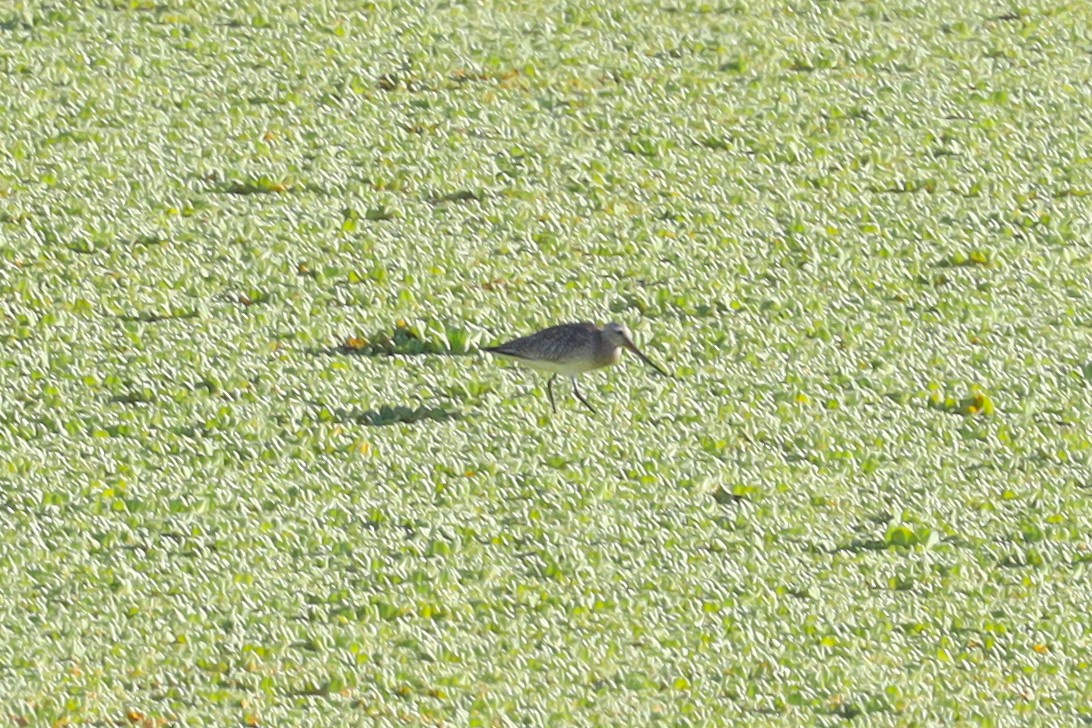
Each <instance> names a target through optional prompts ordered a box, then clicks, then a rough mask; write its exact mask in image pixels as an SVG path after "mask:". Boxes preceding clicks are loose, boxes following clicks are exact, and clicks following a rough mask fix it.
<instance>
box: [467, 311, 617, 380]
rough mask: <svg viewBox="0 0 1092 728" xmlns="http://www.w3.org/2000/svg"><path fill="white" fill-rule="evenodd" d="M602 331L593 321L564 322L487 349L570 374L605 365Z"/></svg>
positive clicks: (486, 349)
mask: <svg viewBox="0 0 1092 728" xmlns="http://www.w3.org/2000/svg"><path fill="white" fill-rule="evenodd" d="M601 348H602V330H601V329H600V328H599V327H598V326H596V325H595V324H593V323H590V322H587V321H581V322H579V323H573V324H560V325H558V326H551V327H550V328H548V329H543V330H542V331H538V332H536V333H533V334H530V335H529V336H521V337H520V338H518V339H512V340H511V341H508V342H505V343H503V344H499V345H497V346H490V347H486V348H485V349H484V351H488V352H490V353H493V354H500V355H502V356H509V357H512V358H513V359H520V360H522V361H524V362H525V363H527V364H532V362H534V363H537V364H539V365H540V366H539V368H543V369H547V370H550V371H559V372H562V373H570V372H571V371H586V370H588V369H594V368H595V367H596V366H601V364H599V360H600V359H601V358H602V354H601V353H600V349H601Z"/></svg>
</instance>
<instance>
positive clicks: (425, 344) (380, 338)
mask: <svg viewBox="0 0 1092 728" xmlns="http://www.w3.org/2000/svg"><path fill="white" fill-rule="evenodd" d="M307 352H308V353H309V354H312V355H314V356H396V355H401V356H424V355H427V354H432V355H440V356H466V355H468V354H471V353H472V348H471V347H470V345H469V337H468V334H467V333H466V332H465V331H463V330H462V329H450V330H449V331H448V332H447V342H446V343H440V342H439V341H430V340H429V339H425V338H423V337H422V336H421V335H420V334H418V333H417V332H415V331H413V330H411V329H410V328H408V327H406V326H396V327H394V329H393V330H391V331H376V332H375V333H372V334H368V335H366V336H350V337H349V338H347V339H345V341H343V342H342V343H341V344H339V345H337V346H329V347H318V348H311V349H308V350H307Z"/></svg>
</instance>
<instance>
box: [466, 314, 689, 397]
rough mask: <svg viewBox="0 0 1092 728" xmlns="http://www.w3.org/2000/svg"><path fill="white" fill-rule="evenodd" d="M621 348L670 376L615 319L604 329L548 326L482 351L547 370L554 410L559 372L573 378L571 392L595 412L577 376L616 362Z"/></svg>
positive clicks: (586, 325) (582, 324)
mask: <svg viewBox="0 0 1092 728" xmlns="http://www.w3.org/2000/svg"><path fill="white" fill-rule="evenodd" d="M623 347H625V348H627V349H629V350H630V351H632V352H633V353H634V354H636V355H637V356H639V357H640V358H641V360H642V361H644V362H645V363H646V364H648V365H649V366H651V367H652V368H653V369H655V370H656V371H657V372H659V373H660V374H663V375H664V376H670V375H669V374H668V373H667V372H665V371H664V370H663V369H661V368H660V367H659V366H657V365H656V364H654V363H653V362H652V361H651V360H650V359H649V358H648V357H647V356H645V355H644V354H642V353H641V351H640V350H639V349H638V348H637V346H636V344H634V343H633V337H632V336H631V335H630V332H629V329H628V328H626V327H625V326H624V325H623V324H620V323H616V322H611V323H609V324H607V325H606V326H605V327H603V328H600V327H599V326H596V325H595V324H593V323H589V322H587V321H581V322H579V323H574V324H561V325H560V326H551V327H550V328H548V329H543V330H542V331H539V332H537V333H534V334H530V335H529V336H521V337H520V338H518V339H513V340H511V341H508V342H506V343H504V344H499V345H497V346H489V347H485V349H484V351H488V352H489V353H490V354H496V355H499V356H503V357H507V358H509V359H512V360H514V361H517V362H519V363H520V364H523V365H524V366H528V367H531V368H532V369H538V370H540V371H545V372H550V373H551V374H552V375H553V376H551V377H550V380H549V381H548V382H547V383H546V391H547V393H548V394H549V396H550V406H552V407H553V409H554V411H555V412H556V411H557V405H556V404H554V391H553V384H554V379H556V378H557V375H558V374H563V375H565V376H567V377H569V378H570V379H572V380H573V393H574V394H575V395H576V398H577V399H579V400H580V401H581V402H583V403H584V405H585V406H586V407H587V408H588V409H590V410H591V411H592V412H594V411H595V408H594V407H592V406H591V404H589V403H588V400H586V399H584V395H582V394H581V393H580V388H579V386H577V383H576V376H577V375H578V374H582V373H584V372H587V371H591V370H592V369H599V368H600V367H605V366H609V365H611V364H615V363H617V361H618V359H619V358H620V357H621V355H622V348H623Z"/></svg>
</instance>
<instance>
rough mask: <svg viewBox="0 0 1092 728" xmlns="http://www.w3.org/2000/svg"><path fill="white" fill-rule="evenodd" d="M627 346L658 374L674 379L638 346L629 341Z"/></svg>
mask: <svg viewBox="0 0 1092 728" xmlns="http://www.w3.org/2000/svg"><path fill="white" fill-rule="evenodd" d="M625 344H626V348H627V349H629V350H630V351H632V352H633V353H634V354H636V355H637V356H638V357H640V358H641V361H643V362H644V363H645V364H648V365H649V366H650V367H652V368H653V369H655V370H656V371H657V372H659V373H660V374H662V375H663V376H665V377H667V378H668V379H674V377H672V376H671V375H670V374H668V373H667V372H665V371H664V370H663V368H662V367H660V365H659V364H657V363H656V362H654V361H652V360H651V359H649V358H648V357H647V356H645V355H644V353H643V352H642V351H641V350H640V349H638V348H637V345H636V344H634V343H633V342H632V341H627V342H625Z"/></svg>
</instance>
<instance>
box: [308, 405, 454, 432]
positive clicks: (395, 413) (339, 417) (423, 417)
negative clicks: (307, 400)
mask: <svg viewBox="0 0 1092 728" xmlns="http://www.w3.org/2000/svg"><path fill="white" fill-rule="evenodd" d="M311 404H313V405H315V406H316V407H318V408H320V409H319V415H318V418H319V420H320V421H328V422H340V423H341V424H345V425H366V426H368V427H385V426H387V425H399V424H403V425H411V424H413V423H415V422H425V421H431V422H448V421H451V420H458V419H462V416H461V415H460V414H459V413H458V412H455V411H453V410H447V409H444V408H443V407H426V406H425V405H418V406H417V407H407V406H406V405H393V406H392V405H386V404H385V405H381V406H379V407H376V408H375V409H368V410H358V409H348V408H345V407H327V406H326V405H324V404H322V403H321V402H312V403H311Z"/></svg>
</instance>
